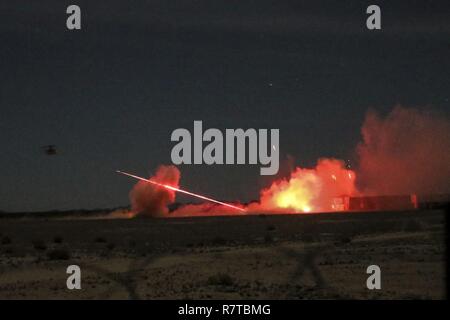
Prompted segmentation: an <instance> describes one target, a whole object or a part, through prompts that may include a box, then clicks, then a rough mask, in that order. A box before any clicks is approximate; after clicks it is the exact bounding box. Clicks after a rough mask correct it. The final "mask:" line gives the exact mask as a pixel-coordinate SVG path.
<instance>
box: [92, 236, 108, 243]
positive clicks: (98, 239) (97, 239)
mask: <svg viewBox="0 0 450 320" xmlns="http://www.w3.org/2000/svg"><path fill="white" fill-rule="evenodd" d="M94 241H95V242H97V243H105V242H106V239H105V238H103V237H97V238H95V239H94Z"/></svg>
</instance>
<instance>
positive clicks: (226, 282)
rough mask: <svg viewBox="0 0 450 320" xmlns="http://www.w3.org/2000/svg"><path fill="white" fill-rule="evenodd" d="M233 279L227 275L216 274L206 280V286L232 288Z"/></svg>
mask: <svg viewBox="0 0 450 320" xmlns="http://www.w3.org/2000/svg"><path fill="white" fill-rule="evenodd" d="M233 283H234V281H233V278H231V276H230V275H229V274H227V273H217V274H215V275H212V276H210V277H209V278H208V281H207V284H208V285H211V286H232V285H233Z"/></svg>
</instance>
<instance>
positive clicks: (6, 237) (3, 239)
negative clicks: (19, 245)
mask: <svg viewBox="0 0 450 320" xmlns="http://www.w3.org/2000/svg"><path fill="white" fill-rule="evenodd" d="M11 243H12V240H11V238H10V237H8V236H4V237H3V238H2V244H11Z"/></svg>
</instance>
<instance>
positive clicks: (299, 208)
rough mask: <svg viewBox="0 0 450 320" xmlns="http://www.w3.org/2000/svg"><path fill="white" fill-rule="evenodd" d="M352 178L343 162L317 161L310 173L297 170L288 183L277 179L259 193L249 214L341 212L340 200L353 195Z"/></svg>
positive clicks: (307, 170)
mask: <svg viewBox="0 0 450 320" xmlns="http://www.w3.org/2000/svg"><path fill="white" fill-rule="evenodd" d="M355 178H356V175H355V173H354V172H353V171H352V170H349V169H346V168H345V165H344V162H342V161H340V160H336V159H320V160H319V161H318V163H317V166H316V167H315V168H313V169H305V168H299V167H297V168H296V169H295V170H294V171H293V172H292V173H291V175H290V177H289V178H288V179H281V180H278V181H275V182H273V183H272V185H271V186H270V187H269V188H267V189H264V190H262V191H261V198H260V201H259V203H256V204H251V205H250V206H249V210H251V211H263V212H264V211H270V212H277V211H278V212H280V211H282V212H291V213H302V212H305V213H307V212H318V211H321V212H325V211H337V210H342V209H343V208H342V206H340V203H339V200H338V199H342V198H341V197H342V196H351V195H354V194H355V193H356V188H355Z"/></svg>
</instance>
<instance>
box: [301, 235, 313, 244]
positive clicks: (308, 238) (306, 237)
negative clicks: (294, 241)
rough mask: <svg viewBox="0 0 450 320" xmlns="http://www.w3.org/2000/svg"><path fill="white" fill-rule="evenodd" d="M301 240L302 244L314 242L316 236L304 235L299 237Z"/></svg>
mask: <svg viewBox="0 0 450 320" xmlns="http://www.w3.org/2000/svg"><path fill="white" fill-rule="evenodd" d="M301 240H302V241H303V242H314V241H315V240H316V236H315V234H312V233H304V234H302V236H301Z"/></svg>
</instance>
